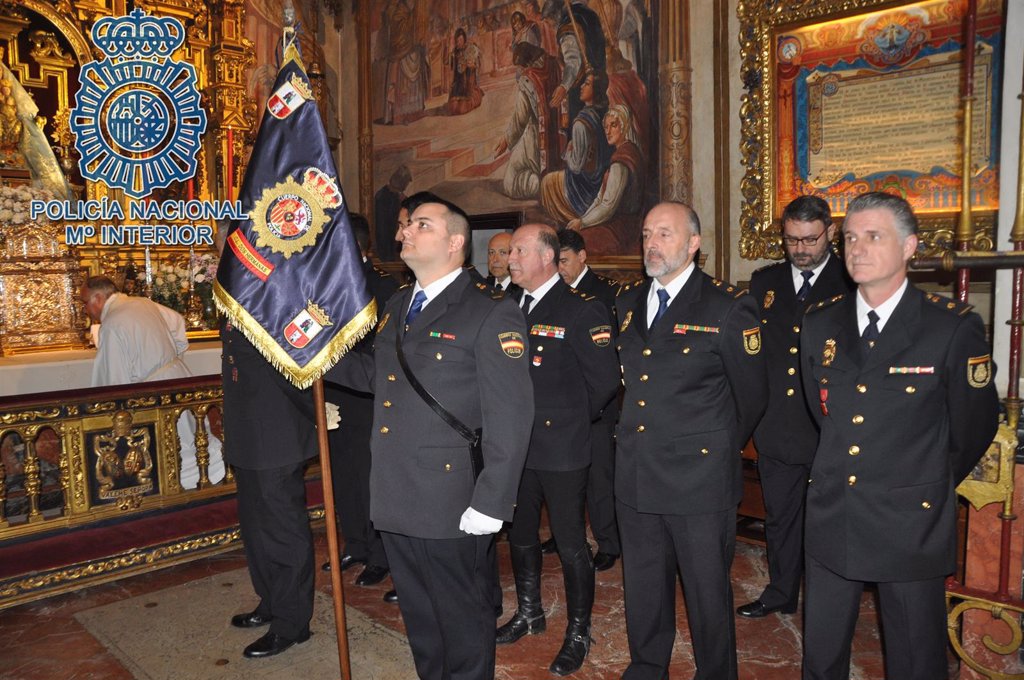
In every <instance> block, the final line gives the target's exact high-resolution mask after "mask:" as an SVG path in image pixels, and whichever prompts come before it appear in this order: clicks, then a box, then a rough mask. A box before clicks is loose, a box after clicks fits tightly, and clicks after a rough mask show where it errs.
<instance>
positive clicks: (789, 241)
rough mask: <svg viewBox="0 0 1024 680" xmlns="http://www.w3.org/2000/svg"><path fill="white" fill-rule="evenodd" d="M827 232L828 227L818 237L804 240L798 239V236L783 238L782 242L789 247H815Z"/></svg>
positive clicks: (808, 237) (806, 237)
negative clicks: (801, 245)
mask: <svg viewBox="0 0 1024 680" xmlns="http://www.w3.org/2000/svg"><path fill="white" fill-rule="evenodd" d="M826 231H828V227H825V228H824V229H822V230H821V233H820V234H818V235H817V236H804V237H803V238H798V237H796V236H783V237H782V242H783V243H785V244H786V245H787V246H797V245H800V244H803V245H805V246H807V247H812V246H814V244H816V243H817V242H818V239H820V238H821V237H822V236H824V235H825V232H826Z"/></svg>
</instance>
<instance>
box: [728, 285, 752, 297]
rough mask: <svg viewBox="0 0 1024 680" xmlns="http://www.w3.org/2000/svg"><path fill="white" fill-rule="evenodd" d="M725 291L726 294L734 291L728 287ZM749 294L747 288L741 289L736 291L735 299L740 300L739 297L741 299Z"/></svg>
mask: <svg viewBox="0 0 1024 680" xmlns="http://www.w3.org/2000/svg"><path fill="white" fill-rule="evenodd" d="M725 290H726V292H727V293H731V292H733V291H734V290H736V289H734V288H733V287H732V286H729V287H728V288H726V289H725ZM749 292H750V289H749V288H742V289H739V290H736V295H735V297H738V298H741V297H743V296H744V295H746V294H747V293H749Z"/></svg>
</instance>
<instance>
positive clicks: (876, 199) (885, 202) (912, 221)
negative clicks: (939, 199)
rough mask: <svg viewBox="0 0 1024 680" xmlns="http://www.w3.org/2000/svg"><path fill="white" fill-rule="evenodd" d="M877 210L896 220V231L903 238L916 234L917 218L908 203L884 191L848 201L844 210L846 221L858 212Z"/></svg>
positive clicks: (862, 195) (873, 192)
mask: <svg viewBox="0 0 1024 680" xmlns="http://www.w3.org/2000/svg"><path fill="white" fill-rule="evenodd" d="M878 209H883V210H888V211H889V212H890V213H891V214H892V216H893V217H894V218H896V231H897V232H899V234H900V236H902V237H903V238H907V237H908V236H910V235H916V234H917V216H916V215H914V209H913V208H911V207H910V203H908V202H907V201H906V199H904V198H901V197H900V196H895V195H893V194H887V193H885V192H884V191H872V192H869V193H866V194H861V195H860V196H858V197H857V198H855V199H853V200H852V201H850V205H849V206H847V208H846V219H849V218H850V215H854V214H856V213H859V212H865V211H867V210H878Z"/></svg>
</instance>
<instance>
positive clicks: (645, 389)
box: [615, 203, 767, 680]
mask: <svg viewBox="0 0 1024 680" xmlns="http://www.w3.org/2000/svg"><path fill="white" fill-rule="evenodd" d="M700 241H701V237H700V221H699V220H698V218H697V215H696V213H694V211H693V209H692V208H690V207H689V206H687V205H683V204H681V203H661V204H659V205H657V206H655V207H654V208H653V209H651V211H650V212H649V213H648V214H647V217H646V218H645V219H644V225H643V249H644V266H645V268H646V270H647V274H648V275H649V276H650V277H652V278H651V280H648V281H645V282H642V283H639V284H636V285H630V286H626V287H624V289H623V292H622V293H620V294H619V297H618V300H617V302H616V310H617V312H618V318H619V320H620V326H619V338H618V348H619V360H620V362H621V364H622V372H623V377H624V380H625V395H624V397H623V406H622V415H621V417H620V419H619V425H618V428H617V435H616V437H617V445H618V449H617V451H616V459H615V496H616V499H617V503H616V511H617V513H618V518H619V529H620V532H621V538H622V559H623V573H624V576H625V600H626V631H627V634H628V638H629V652H630V665H629V667H628V668H627V669H626V672H625V674H624V675H623V678H624V679H625V680H662V679H663V678H665V677H666V676H667V675H668V667H669V662H670V660H671V657H672V643H673V640H674V638H675V625H676V619H675V584H676V573H677V569H678V571H679V573H681V574H682V579H683V591H684V593H685V596H686V605H687V610H688V611H689V623H690V635H691V638H692V640H693V653H694V659H695V661H696V664H697V675H696V677H698V678H701V679H702V680H735V678H736V677H737V668H736V633H735V625H734V618H733V597H732V586H731V584H730V581H729V569H730V567H731V566H732V560H733V554H734V552H735V545H736V506H737V505H738V504H739V501H740V496H741V495H742V480H741V470H740V449H741V448H742V447H743V445H744V444H745V443H746V442H747V440H748V439H749V437H750V433H751V432H752V431H753V429H754V425H755V424H756V423H757V420H758V418H760V417H761V414H762V412H763V411H764V404H765V402H766V401H767V386H766V381H765V369H764V355H763V354H762V353H761V335H760V333H761V331H760V325H759V324H758V318H757V306H756V305H755V304H754V301H753V299H751V297H750V296H749V295H745V294H742V293H739V292H738V291H736V290H735V289H734V288H733V287H732V286H730V285H728V284H726V283H723V282H721V281H717V280H715V279H712V278H711V277H710V276H708V275H706V274H704V273H703V272H701V271H699V270H698V269H697V268H696V263H695V262H694V257H695V255H696V253H697V251H698V249H699V248H700Z"/></svg>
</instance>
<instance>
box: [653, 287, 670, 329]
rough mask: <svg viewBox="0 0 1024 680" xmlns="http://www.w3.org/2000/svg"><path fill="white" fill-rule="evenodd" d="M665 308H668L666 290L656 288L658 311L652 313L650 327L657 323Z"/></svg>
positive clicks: (663, 314)
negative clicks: (652, 318) (652, 317)
mask: <svg viewBox="0 0 1024 680" xmlns="http://www.w3.org/2000/svg"><path fill="white" fill-rule="evenodd" d="M666 309H668V291H667V290H665V289H664V288H661V289H659V290H658V311H656V312H655V313H654V320H653V321H651V325H650V328H654V324H656V323H658V319H660V318H661V317H663V316H665V310H666Z"/></svg>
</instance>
